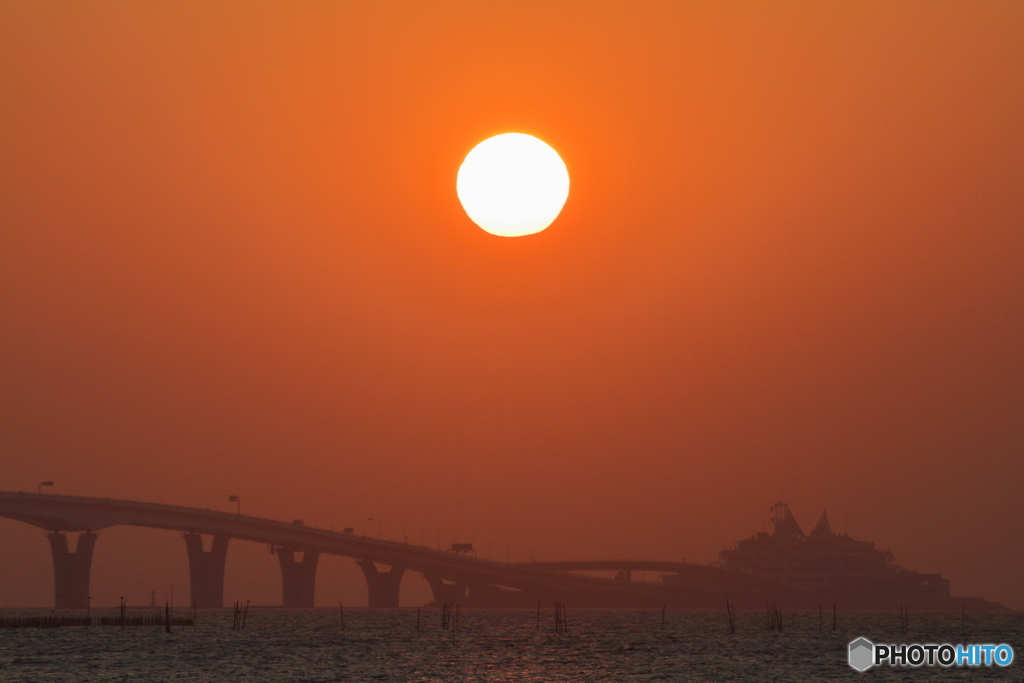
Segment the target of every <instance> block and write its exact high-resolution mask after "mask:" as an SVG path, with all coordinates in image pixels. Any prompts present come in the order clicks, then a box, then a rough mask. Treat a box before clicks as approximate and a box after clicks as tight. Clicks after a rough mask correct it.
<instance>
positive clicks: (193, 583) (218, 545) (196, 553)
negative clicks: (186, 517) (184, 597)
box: [182, 533, 231, 607]
mask: <svg viewBox="0 0 1024 683" xmlns="http://www.w3.org/2000/svg"><path fill="white" fill-rule="evenodd" d="M182 537H183V538H184V539H185V549H186V550H187V551H188V581H189V588H190V589H191V593H192V603H193V604H194V605H195V606H196V607H223V606H224V563H225V562H226V561H227V557H228V541H230V540H231V537H230V536H222V535H219V534H218V535H214V537H213V541H211V543H210V549H209V550H203V537H202V536H201V535H199V534H193V533H184V534H182Z"/></svg>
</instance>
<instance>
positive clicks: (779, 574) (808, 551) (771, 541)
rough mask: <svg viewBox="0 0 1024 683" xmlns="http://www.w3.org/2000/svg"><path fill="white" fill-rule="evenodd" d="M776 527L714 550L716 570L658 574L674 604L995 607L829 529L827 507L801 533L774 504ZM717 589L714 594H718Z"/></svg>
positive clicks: (996, 606) (791, 518)
mask: <svg viewBox="0 0 1024 683" xmlns="http://www.w3.org/2000/svg"><path fill="white" fill-rule="evenodd" d="M771 509H772V521H773V523H774V530H773V531H772V532H771V533H768V532H764V531H762V532H758V533H756V534H754V535H753V536H751V537H750V538H745V539H743V540H741V541H737V542H736V543H735V544H734V545H733V546H731V547H728V548H725V549H724V550H722V551H721V553H719V557H720V558H721V559H720V562H718V563H716V566H717V567H718V568H719V569H720V572H721V573H720V574H719V575H718V576H714V575H706V576H704V577H703V580H700V578H699V577H696V576H692V575H684V574H667V575H663V576H662V581H663V582H664V584H665V587H666V589H668V590H669V591H670V592H671V593H673V597H674V599H673V600H672V602H675V603H677V604H688V605H689V606H694V607H697V606H708V607H710V606H713V605H714V603H716V602H721V597H722V596H724V595H725V594H729V595H728V597H729V600H730V601H731V602H733V603H734V604H737V605H739V606H742V607H761V608H764V606H765V604H766V603H777V604H782V605H786V606H788V607H789V608H793V609H818V608H821V607H822V606H823V605H827V606H828V607H830V608H831V607H832V606H833V605H834V606H837V607H838V608H840V609H847V610H848V609H863V610H881V609H895V608H909V609H918V610H957V611H959V610H961V609H969V610H986V611H987V610H1001V609H1005V608H1004V607H1003V606H1002V605H1000V604H999V603H996V602H992V601H989V600H985V599H984V598H981V597H957V596H953V595H951V594H950V584H949V579H946V578H943V577H942V576H941V575H940V574H925V573H921V572H917V571H912V570H908V569H904V568H903V567H900V566H899V565H898V564H896V561H895V557H894V556H893V554H892V553H891V552H889V551H888V550H883V549H881V548H878V547H876V546H875V544H874V543H872V542H871V541H861V540H857V539H854V538H852V537H851V536H849V535H847V534H845V533H841V534H837V533H834V532H833V531H832V528H831V526H830V525H829V521H828V514H827V512H822V514H821V517H820V518H819V519H818V523H817V524H816V525H815V526H814V528H813V529H811V532H810V533H809V534H805V533H804V531H803V529H801V528H800V524H799V523H797V521H796V518H795V517H794V516H793V513H792V511H790V509H789V506H788V505H787V504H786V503H782V502H779V503H775V504H774V505H773V506H772V508H771ZM716 594H717V595H716Z"/></svg>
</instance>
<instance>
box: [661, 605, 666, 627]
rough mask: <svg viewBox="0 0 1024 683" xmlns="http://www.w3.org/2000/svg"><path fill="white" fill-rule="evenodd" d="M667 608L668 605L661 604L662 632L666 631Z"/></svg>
mask: <svg viewBox="0 0 1024 683" xmlns="http://www.w3.org/2000/svg"><path fill="white" fill-rule="evenodd" d="M665 607H666V603H664V602H663V603H661V630H662V631H664V630H665Z"/></svg>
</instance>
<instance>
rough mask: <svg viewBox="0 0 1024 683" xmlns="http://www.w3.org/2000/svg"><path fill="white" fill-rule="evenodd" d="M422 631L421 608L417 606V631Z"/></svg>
mask: <svg viewBox="0 0 1024 683" xmlns="http://www.w3.org/2000/svg"><path fill="white" fill-rule="evenodd" d="M419 632H420V608H419V607H417V608H416V633H419Z"/></svg>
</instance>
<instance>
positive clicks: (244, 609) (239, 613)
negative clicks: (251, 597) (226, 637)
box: [231, 600, 249, 631]
mask: <svg viewBox="0 0 1024 683" xmlns="http://www.w3.org/2000/svg"><path fill="white" fill-rule="evenodd" d="M231 614H232V616H233V617H234V619H233V621H232V622H231V630H232V631H244V630H245V621H246V619H247V618H248V617H249V601H248V600H246V601H245V605H243V604H242V603H241V602H236V603H235V605H234V607H233V608H232V610H231Z"/></svg>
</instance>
